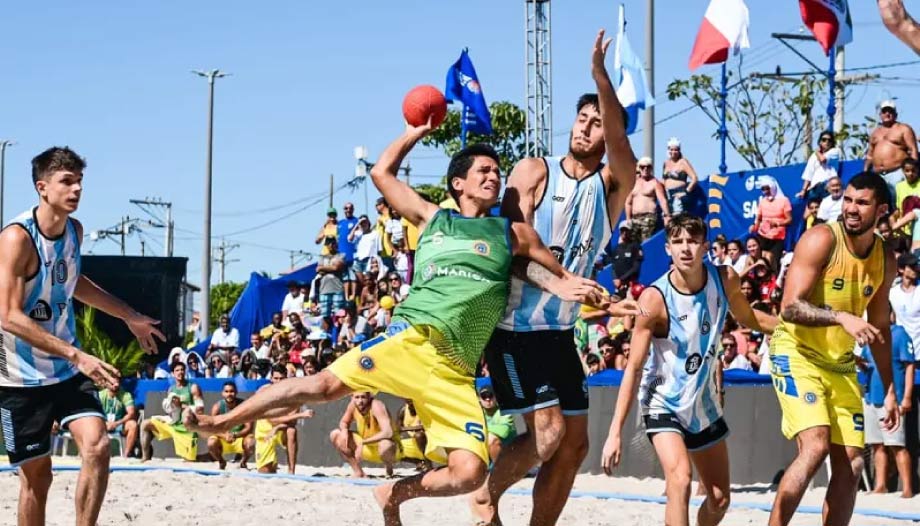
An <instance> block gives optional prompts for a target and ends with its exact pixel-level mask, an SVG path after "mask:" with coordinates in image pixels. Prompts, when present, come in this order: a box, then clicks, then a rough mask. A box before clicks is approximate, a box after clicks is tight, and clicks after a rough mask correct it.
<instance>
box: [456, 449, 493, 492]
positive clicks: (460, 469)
mask: <svg viewBox="0 0 920 526" xmlns="http://www.w3.org/2000/svg"><path fill="white" fill-rule="evenodd" d="M448 469H450V474H451V479H452V481H453V485H454V487H455V488H456V489H457V490H458V492H459V493H469V492H471V491H474V490H476V489H478V488H481V487H482V485H483V484H484V483H485V481H486V464H485V462H483V461H482V459H481V458H479V457H474V456H471V458H469V459H466V460H464V461H462V462H451V463H449V465H448Z"/></svg>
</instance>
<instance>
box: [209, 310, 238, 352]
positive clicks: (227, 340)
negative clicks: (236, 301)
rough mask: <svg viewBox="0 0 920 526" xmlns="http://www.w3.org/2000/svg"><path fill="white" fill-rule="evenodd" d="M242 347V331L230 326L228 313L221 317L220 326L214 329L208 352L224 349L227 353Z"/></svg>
mask: <svg viewBox="0 0 920 526" xmlns="http://www.w3.org/2000/svg"><path fill="white" fill-rule="evenodd" d="M239 348H240V332H239V331H238V330H236V329H235V328H233V327H230V316H227V315H226V314H223V315H221V317H220V326H219V327H217V329H215V330H214V334H212V335H211V343H210V344H209V345H208V353H211V352H213V351H222V352H224V353H225V354H226V355H229V354H230V353H231V352H233V351H236V350H238V349H239Z"/></svg>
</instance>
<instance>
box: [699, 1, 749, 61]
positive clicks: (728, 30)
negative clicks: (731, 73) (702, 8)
mask: <svg viewBox="0 0 920 526" xmlns="http://www.w3.org/2000/svg"><path fill="white" fill-rule="evenodd" d="M748 22H749V20H748V8H747V6H746V5H744V0H712V1H711V2H709V7H708V8H706V15H705V16H704V17H703V25H701V26H700V32H699V33H698V34H697V35H696V42H694V43H693V51H692V52H691V53H690V69H691V70H694V69H696V68H698V67H700V66H701V65H703V64H719V63H722V62H725V61H726V60H728V50H732V51H734V52H735V53H737V52H738V50H740V49H741V48H748V47H751V43H750V42H749V41H748Z"/></svg>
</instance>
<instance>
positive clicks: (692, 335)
mask: <svg viewBox="0 0 920 526" xmlns="http://www.w3.org/2000/svg"><path fill="white" fill-rule="evenodd" d="M703 268H704V269H705V271H706V284H705V285H704V286H703V288H702V289H701V290H700V291H699V292H697V293H695V294H684V293H681V292H679V291H678V290H677V289H675V288H674V285H672V284H671V280H670V276H671V272H668V273H667V274H665V275H664V276H662V277H661V278H659V279H658V281H656V282H655V283H654V285H652V286H653V287H655V288H657V289H658V290H659V291H661V294H662V296H664V303H665V306H666V307H667V311H668V334H667V336H666V337H664V338H658V337H654V336H653V337H652V342H651V349H650V352H649V356H648V360H647V361H646V363H645V368H644V369H643V371H642V381H641V382H640V384H639V405H640V407H641V409H642V414H643V415H658V414H669V415H673V416H675V417H677V419H678V421H679V422H680V423H681V425H682V426H684V428H685V429H686V430H687V431H689V432H691V433H698V432H700V431H703V430H705V429H706V428H707V427H709V426H710V425H712V423H713V422H715V421H717V420H718V419H720V418H722V407H721V406H720V405H719V392H718V388H717V386H716V371H717V367H716V363H717V360H718V357H717V356H716V348H717V346H718V343H719V338H720V336H721V334H722V327H723V326H724V324H725V315H726V313H727V311H728V300H727V298H726V296H725V289H724V288H723V286H722V278H721V277H720V275H719V269H718V268H717V267H716V266H714V265H712V264H711V263H703ZM672 272H673V271H672Z"/></svg>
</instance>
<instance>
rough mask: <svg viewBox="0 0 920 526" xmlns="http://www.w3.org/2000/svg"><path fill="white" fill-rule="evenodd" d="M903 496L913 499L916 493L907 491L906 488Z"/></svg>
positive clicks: (903, 497)
mask: <svg viewBox="0 0 920 526" xmlns="http://www.w3.org/2000/svg"><path fill="white" fill-rule="evenodd" d="M901 498H902V499H912V498H914V493H913V492H912V491H906V490H905V491H902V492H901Z"/></svg>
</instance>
